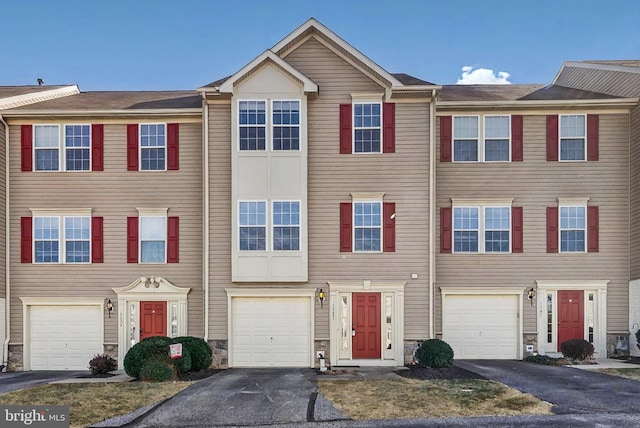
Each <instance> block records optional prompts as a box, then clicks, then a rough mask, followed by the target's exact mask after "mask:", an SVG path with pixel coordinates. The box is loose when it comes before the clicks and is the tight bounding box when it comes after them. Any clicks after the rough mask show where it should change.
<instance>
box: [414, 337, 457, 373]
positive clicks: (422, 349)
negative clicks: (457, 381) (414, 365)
mask: <svg viewBox="0 0 640 428" xmlns="http://www.w3.org/2000/svg"><path fill="white" fill-rule="evenodd" d="M416 360H418V364H419V365H421V366H423V367H435V368H441V367H452V366H453V349H451V346H449V344H448V343H447V342H445V341H442V340H440V339H429V340H425V341H424V342H422V343H421V344H420V346H419V347H418V349H417V350H416Z"/></svg>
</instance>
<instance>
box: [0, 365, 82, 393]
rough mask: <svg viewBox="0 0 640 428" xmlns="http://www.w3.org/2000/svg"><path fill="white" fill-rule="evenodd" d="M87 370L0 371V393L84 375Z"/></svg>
mask: <svg viewBox="0 0 640 428" xmlns="http://www.w3.org/2000/svg"><path fill="white" fill-rule="evenodd" d="M87 373H88V371H86V370H85V371H53V370H52V371H48V370H38V371H29V372H7V373H0V394H4V393H7V392H11V391H17V390H19V389H25V388H31V387H34V386H38V385H42V384H45V383H49V382H54V381H57V380H63V379H69V378H72V377H77V376H81V375H83V374H84V375H86V374H87Z"/></svg>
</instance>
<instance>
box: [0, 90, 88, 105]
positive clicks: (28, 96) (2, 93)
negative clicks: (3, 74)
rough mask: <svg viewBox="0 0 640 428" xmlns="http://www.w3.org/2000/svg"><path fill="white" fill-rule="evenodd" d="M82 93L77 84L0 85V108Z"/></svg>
mask: <svg viewBox="0 0 640 428" xmlns="http://www.w3.org/2000/svg"><path fill="white" fill-rule="evenodd" d="M78 93H80V90H79V89H78V86H77V85H56V86H31V85H28V86H0V110H4V109H10V108H15V107H20V106H25V105H29V104H34V103H39V102H43V101H47V100H53V99H56V98H60V97H67V96H69V95H75V94H78Z"/></svg>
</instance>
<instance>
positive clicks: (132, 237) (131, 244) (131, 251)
mask: <svg viewBox="0 0 640 428" xmlns="http://www.w3.org/2000/svg"><path fill="white" fill-rule="evenodd" d="M127 263H138V217H127Z"/></svg>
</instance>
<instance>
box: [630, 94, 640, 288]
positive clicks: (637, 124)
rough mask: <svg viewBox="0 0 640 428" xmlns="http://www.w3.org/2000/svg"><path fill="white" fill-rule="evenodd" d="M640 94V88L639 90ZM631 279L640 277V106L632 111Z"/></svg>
mask: <svg viewBox="0 0 640 428" xmlns="http://www.w3.org/2000/svg"><path fill="white" fill-rule="evenodd" d="M638 95H640V89H639V90H638ZM630 122H631V124H630V126H631V130H630V133H631V141H630V162H631V219H632V221H631V236H630V241H631V254H630V255H631V271H630V278H629V279H631V280H634V279H638V278H640V221H639V220H640V106H637V107H636V108H634V109H633V110H632V111H631V120H630Z"/></svg>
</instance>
